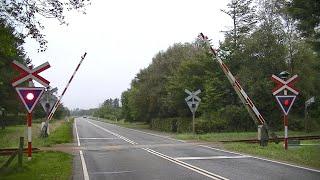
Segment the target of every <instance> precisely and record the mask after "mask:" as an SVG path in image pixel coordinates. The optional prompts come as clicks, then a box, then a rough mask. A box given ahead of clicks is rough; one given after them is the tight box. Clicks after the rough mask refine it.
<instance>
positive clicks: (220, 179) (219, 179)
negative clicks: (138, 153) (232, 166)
mask: <svg viewBox="0 0 320 180" xmlns="http://www.w3.org/2000/svg"><path fill="white" fill-rule="evenodd" d="M142 149H144V150H146V151H147V152H149V153H151V154H154V155H156V156H158V157H161V158H163V159H165V160H168V161H170V162H173V163H175V164H178V165H180V166H182V167H185V168H187V169H190V170H192V171H195V172H197V173H199V174H202V175H204V176H206V177H208V178H211V179H215V180H228V179H227V178H225V177H222V176H219V175H217V174H214V173H212V172H209V171H206V170H204V169H201V168H199V167H196V166H193V165H191V164H188V163H185V162H183V161H179V160H176V159H173V158H171V157H170V156H167V155H164V154H161V153H159V152H157V151H154V150H152V149H149V148H142Z"/></svg>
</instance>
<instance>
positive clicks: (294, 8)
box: [287, 0, 320, 53]
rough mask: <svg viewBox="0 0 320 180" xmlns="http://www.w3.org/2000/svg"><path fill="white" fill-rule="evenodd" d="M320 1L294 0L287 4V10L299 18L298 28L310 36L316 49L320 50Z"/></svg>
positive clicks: (305, 35) (309, 40)
mask: <svg viewBox="0 0 320 180" xmlns="http://www.w3.org/2000/svg"><path fill="white" fill-rule="evenodd" d="M319 9H320V2H319V1H318V0H293V1H291V2H290V3H288V5H287V11H288V12H289V14H290V15H291V16H292V17H293V18H294V19H296V20H298V25H297V26H298V29H299V30H300V31H301V32H302V35H303V36H304V37H307V38H308V42H309V43H311V44H312V45H313V47H314V49H315V50H316V51H317V52H318V53H319V52H320V41H319V39H320V30H319V25H320V11H319Z"/></svg>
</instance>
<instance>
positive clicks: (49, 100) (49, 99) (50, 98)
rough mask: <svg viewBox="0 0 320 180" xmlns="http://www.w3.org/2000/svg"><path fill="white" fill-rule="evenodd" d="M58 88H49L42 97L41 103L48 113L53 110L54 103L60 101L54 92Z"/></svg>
mask: <svg viewBox="0 0 320 180" xmlns="http://www.w3.org/2000/svg"><path fill="white" fill-rule="evenodd" d="M57 90H58V88H53V89H48V88H47V89H46V90H45V92H44V93H43V95H42V97H41V99H40V104H41V106H42V108H43V110H44V111H45V112H46V113H47V115H48V114H49V113H50V111H51V110H52V108H53V106H54V104H55V103H56V102H57V101H58V98H57V97H56V96H55V95H54V94H53V93H55V92H57Z"/></svg>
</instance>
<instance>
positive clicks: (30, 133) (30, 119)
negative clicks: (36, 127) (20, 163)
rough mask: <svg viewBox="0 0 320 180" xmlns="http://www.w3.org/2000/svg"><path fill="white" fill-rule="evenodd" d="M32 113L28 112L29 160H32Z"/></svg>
mask: <svg viewBox="0 0 320 180" xmlns="http://www.w3.org/2000/svg"><path fill="white" fill-rule="evenodd" d="M31 124H32V114H31V113H29V112H28V114H27V126H28V160H31V157H32V131H31Z"/></svg>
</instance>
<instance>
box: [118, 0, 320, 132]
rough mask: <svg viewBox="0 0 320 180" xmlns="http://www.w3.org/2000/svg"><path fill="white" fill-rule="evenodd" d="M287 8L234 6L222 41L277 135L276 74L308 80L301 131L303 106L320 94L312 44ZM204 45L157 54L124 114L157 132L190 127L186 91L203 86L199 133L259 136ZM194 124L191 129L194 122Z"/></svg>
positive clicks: (246, 1)
mask: <svg viewBox="0 0 320 180" xmlns="http://www.w3.org/2000/svg"><path fill="white" fill-rule="evenodd" d="M286 7H287V6H286V2H285V1H283V0H279V1H275V2H271V1H262V2H261V3H259V4H257V7H255V6H254V5H252V3H251V1H250V0H238V1H234V3H230V4H228V9H227V10H224V12H225V13H227V14H228V15H229V16H230V17H231V18H232V19H233V20H234V23H235V24H234V28H233V29H232V30H230V31H227V32H226V34H225V37H226V38H225V40H224V41H223V42H221V43H220V52H219V56H220V58H221V59H222V60H223V61H224V63H225V64H227V66H228V67H229V69H230V71H231V72H232V74H233V75H234V76H235V78H236V79H237V80H238V81H239V82H240V84H241V86H242V87H243V89H244V90H245V92H246V93H247V94H248V95H249V97H250V98H251V99H252V101H253V102H254V104H255V105H256V106H257V108H258V109H259V112H260V113H261V114H262V115H263V116H264V118H265V119H266V121H267V123H268V125H269V127H270V128H271V129H273V130H278V129H280V128H282V126H283V123H282V112H281V110H280V109H279V108H278V107H277V106H278V105H277V103H276V101H275V98H274V97H273V95H272V89H273V88H274V86H275V84H274V83H273V82H272V81H271V76H272V74H275V75H278V74H279V73H280V72H282V71H285V70H286V71H289V72H290V73H291V75H294V74H298V75H299V77H300V78H301V79H300V81H299V82H298V83H297V84H296V85H295V86H296V87H297V89H299V90H300V94H299V96H298V98H297V100H296V103H295V104H294V106H293V108H292V110H291V112H290V119H292V120H289V129H290V128H293V129H296V130H301V129H303V128H304V126H303V124H304V123H303V121H304V102H305V101H306V100H307V99H308V98H310V97H312V96H316V97H319V96H320V92H319V91H317V90H318V89H319V88H320V87H319V86H320V62H319V61H318V58H317V54H316V53H315V52H314V51H313V50H312V48H310V47H311V46H310V45H309V44H308V42H307V41H306V40H305V39H303V38H301V37H300V35H299V33H298V32H297V30H296V27H295V23H294V20H293V19H292V18H290V17H289V15H288V14H287V10H286ZM197 43H199V41H197V40H196V41H195V42H194V43H185V44H181V43H180V44H174V45H173V46H171V47H169V48H168V49H167V50H166V51H163V52H160V53H158V54H157V55H156V56H155V57H154V58H153V60H152V63H151V64H150V65H149V66H148V67H147V68H145V69H142V70H141V71H140V72H139V73H138V74H137V75H136V77H135V78H134V79H133V80H132V83H131V87H130V88H129V89H128V90H126V91H125V92H123V93H122V96H121V101H122V107H123V109H122V117H124V118H125V119H126V120H128V121H143V122H147V123H150V124H151V127H152V128H154V129H159V130H164V131H179V130H178V129H179V125H177V123H178V122H185V121H180V120H179V119H191V113H190V110H189V109H188V106H187V104H186V103H185V101H184V98H185V97H186V96H187V94H186V93H185V92H184V89H188V90H191V91H195V90H197V89H200V90H201V91H202V92H201V94H200V95H199V96H200V98H201V99H202V100H201V103H200V106H199V109H198V110H197V113H196V117H197V118H196V119H197V120H196V129H197V132H198V133H207V132H216V131H250V130H254V131H256V125H255V124H254V121H253V120H252V119H251V118H250V116H249V114H248V112H247V111H246V109H245V108H244V105H243V104H242V103H241V101H240V99H239V97H238V95H237V94H236V93H235V91H234V89H233V87H232V85H231V84H230V82H229V81H228V79H227V77H226V76H225V74H224V73H223V71H222V70H221V68H220V66H219V65H218V64H217V63H216V62H215V60H212V58H211V56H210V55H209V54H208V53H207V50H208V49H202V48H199V47H198V46H197V45H198V44H197ZM200 44H201V43H200ZM314 106H315V107H313V109H312V113H311V114H312V117H311V120H310V123H311V124H318V123H317V122H318V121H319V116H317V115H318V114H319V104H317V103H315V105H314ZM290 122H291V123H290ZM184 124H185V123H184ZM175 126H177V127H175ZM187 127H188V128H189V130H190V127H191V126H190V124H188V126H187ZM315 127H316V126H315ZM188 128H183V129H184V130H185V129H188ZM176 129H177V130H176ZM184 130H183V131H184ZM186 132H188V130H187V131H186Z"/></svg>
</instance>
